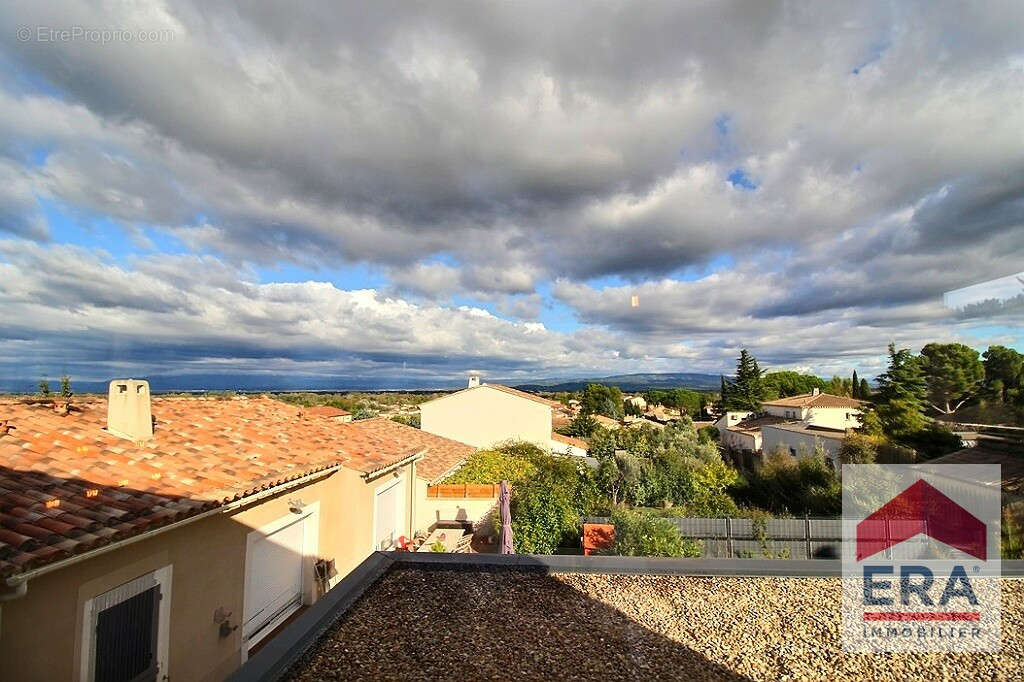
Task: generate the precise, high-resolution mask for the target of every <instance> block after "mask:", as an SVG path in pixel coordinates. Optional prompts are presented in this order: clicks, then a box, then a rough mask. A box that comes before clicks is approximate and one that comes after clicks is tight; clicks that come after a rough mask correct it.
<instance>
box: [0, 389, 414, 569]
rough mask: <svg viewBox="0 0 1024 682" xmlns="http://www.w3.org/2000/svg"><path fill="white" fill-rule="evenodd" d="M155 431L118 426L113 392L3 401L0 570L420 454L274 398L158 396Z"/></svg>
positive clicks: (0, 417)
mask: <svg viewBox="0 0 1024 682" xmlns="http://www.w3.org/2000/svg"><path fill="white" fill-rule="evenodd" d="M152 405H153V415H154V417H155V421H156V425H155V433H154V438H153V440H151V441H149V442H147V443H144V444H136V443H133V442H131V441H128V440H124V439H121V438H118V437H116V436H113V435H111V434H109V433H107V432H106V431H105V430H104V429H103V427H104V426H105V425H106V418H107V402H106V399H105V398H100V399H81V400H80V401H79V402H76V403H75V405H74V408H73V409H72V411H71V412H70V413H68V414H61V413H58V412H56V411H55V410H54V409H53V407H52V405H47V404H31V403H27V402H25V401H18V400H0V422H2V421H5V420H6V421H8V423H9V425H10V426H13V427H14V428H13V429H12V430H10V431H9V432H8V433H6V434H5V435H0V576H8V575H11V574H16V573H21V572H24V571H25V570H28V569H31V568H34V567H36V566H39V565H43V564H45V563H49V562H52V561H56V560H59V559H61V558H63V557H65V556H68V555H70V554H77V553H81V552H84V551H87V550H89V549H92V548H94V547H98V546H100V545H103V544H108V543H110V542H115V541H117V540H120V539H123V538H126V537H129V536H132V535H137V534H139V533H142V532H145V531H147V530H151V529H154V528H156V527H159V526H161V525H165V524H167V523H171V522H174V521H178V520H181V519H184V518H187V517H189V516H194V515H196V514H198V513H200V512H202V511H206V510H208V509H213V508H216V507H218V506H222V505H224V504H227V503H228V502H231V501H233V500H237V499H240V498H243V497H246V496H248V495H251V494H253V493H256V492H258V491H260V490H265V489H267V488H272V487H274V486H276V485H280V484H283V483H286V482H288V481H291V480H294V479H297V478H301V477H303V476H305V475H308V474H311V473H315V472H318V471H324V470H327V469H330V468H333V467H336V466H338V465H340V464H343V465H344V466H346V467H349V468H352V469H356V470H358V471H361V472H364V473H368V472H373V471H375V470H378V469H380V468H383V467H385V466H387V465H388V464H389V463H393V462H396V461H400V460H402V459H405V458H407V457H409V456H410V455H413V454H415V452H416V449H415V448H414V447H413V446H412V445H411V444H401V443H397V442H395V441H394V440H384V439H379V438H374V437H371V436H370V435H368V434H366V433H364V432H363V431H359V430H354V429H352V428H351V424H339V423H332V422H328V421H326V420H322V419H311V418H308V417H303V416H300V409H301V408H296V407H295V406H292V405H287V404H285V403H281V402H278V401H275V400H270V399H268V398H244V399H234V400H213V399H203V398H156V399H154V400H153V403H152Z"/></svg>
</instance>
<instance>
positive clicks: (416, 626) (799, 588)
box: [286, 566, 1024, 681]
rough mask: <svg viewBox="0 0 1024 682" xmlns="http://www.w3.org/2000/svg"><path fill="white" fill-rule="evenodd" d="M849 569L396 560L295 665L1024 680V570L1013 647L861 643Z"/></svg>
mask: <svg viewBox="0 0 1024 682" xmlns="http://www.w3.org/2000/svg"><path fill="white" fill-rule="evenodd" d="M840 592H841V586H840V580H839V579H838V578H771V577H765V578H749V577H691V576H644V575H628V576H627V575H603V574H552V575H547V574H545V573H543V572H541V571H533V570H520V569H516V570H511V569H487V570H480V569H458V568H450V567H441V566H429V567H419V566H417V567H403V566H395V567H393V568H391V569H390V570H389V572H388V573H386V574H385V575H384V576H382V577H381V578H380V579H379V580H378V581H377V582H376V583H375V584H374V585H372V586H371V587H370V588H369V589H368V590H367V591H366V593H364V594H363V596H362V597H361V598H360V599H359V601H358V602H356V603H355V605H353V607H352V608H351V609H349V611H348V612H347V613H346V614H345V615H344V616H343V617H342V618H341V619H340V620H339V621H338V622H337V623H335V625H333V626H332V627H331V628H330V629H329V630H328V631H327V632H326V633H325V634H324V636H323V637H321V638H320V640H319V641H317V642H316V643H315V644H314V646H313V647H312V648H311V650H309V651H307V652H306V654H305V655H304V656H303V657H302V658H301V659H299V661H298V662H297V663H296V664H295V665H294V666H293V667H292V669H291V670H290V671H289V674H288V676H287V677H286V679H289V680H303V681H306V680H321V679H346V680H347V679H371V678H372V679H396V680H398V679H403V680H408V679H462V680H477V679H510V678H512V679H566V680H598V679H636V680H648V679H690V680H763V679H796V680H804V679H821V678H823V677H835V678H836V679H865V680H869V679H870V680H902V679H929V680H930V679H943V678H948V677H951V676H956V677H957V678H960V679H986V680H1003V679H1021V678H1022V677H1024V581H1021V580H1004V582H1003V595H1002V602H1003V605H1002V618H1003V623H1002V627H1003V649H1002V651H1001V652H1000V653H995V654H986V653H971V654H879V655H867V654H849V653H845V652H843V651H842V648H841V643H840V634H839V609H838V604H839V601H840Z"/></svg>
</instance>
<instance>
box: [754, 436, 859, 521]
mask: <svg viewBox="0 0 1024 682" xmlns="http://www.w3.org/2000/svg"><path fill="white" fill-rule="evenodd" d="M734 495H735V496H736V497H737V498H738V500H739V501H740V502H742V503H744V504H746V505H749V506H751V507H758V508H761V509H767V510H769V511H771V512H772V513H774V514H796V515H799V516H803V515H804V514H810V515H811V516H837V515H838V514H839V513H840V511H841V510H842V493H841V489H840V484H839V474H838V473H837V472H835V471H833V470H832V469H830V468H829V467H828V465H826V464H825V457H824V452H822V451H821V449H820V448H819V449H817V450H815V451H814V452H812V453H801V455H800V456H799V457H797V458H794V457H792V456H791V455H790V454H789V453H788V452H782V451H777V452H773V453H770V454H769V455H768V456H767V457H766V458H765V462H764V465H763V466H762V467H761V469H760V470H758V471H755V472H754V473H752V474H751V475H750V476H749V477H748V478H747V479H746V481H744V482H743V483H742V484H740V485H738V486H737V487H736V488H734Z"/></svg>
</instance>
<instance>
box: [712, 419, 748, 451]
mask: <svg viewBox="0 0 1024 682" xmlns="http://www.w3.org/2000/svg"><path fill="white" fill-rule="evenodd" d="M753 414H754V413H753V412H726V413H725V414H723V415H722V416H721V417H719V418H718V421H716V422H715V427H716V428H717V429H718V436H719V439H720V440H721V442H723V443H725V442H726V441H725V430H726V429H728V428H729V427H730V426H736V425H737V424H739V423H740V422H741V421H743V420H744V419H746V418H747V417H750V416H751V415H753Z"/></svg>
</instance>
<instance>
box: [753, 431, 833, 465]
mask: <svg viewBox="0 0 1024 682" xmlns="http://www.w3.org/2000/svg"><path fill="white" fill-rule="evenodd" d="M761 437H762V442H763V447H764V454H765V455H769V454H771V453H773V452H775V451H776V450H782V451H783V452H788V453H790V454H792V455H797V456H799V455H800V454H802V453H805V452H806V453H811V452H814V448H815V446H817V445H820V446H821V447H822V449H823V450H824V451H825V455H826V457H828V458H829V459H830V460H832V465H833V466H834V467H836V468H838V467H839V446H840V445H841V444H842V439H840V438H827V437H823V436H820V435H817V434H814V433H801V432H797V431H790V430H788V429H780V428H777V427H775V426H765V427H762V429H761Z"/></svg>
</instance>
